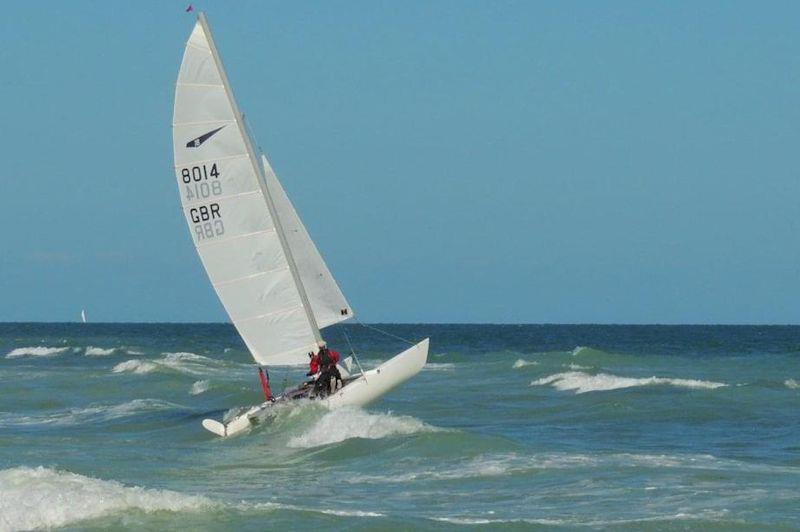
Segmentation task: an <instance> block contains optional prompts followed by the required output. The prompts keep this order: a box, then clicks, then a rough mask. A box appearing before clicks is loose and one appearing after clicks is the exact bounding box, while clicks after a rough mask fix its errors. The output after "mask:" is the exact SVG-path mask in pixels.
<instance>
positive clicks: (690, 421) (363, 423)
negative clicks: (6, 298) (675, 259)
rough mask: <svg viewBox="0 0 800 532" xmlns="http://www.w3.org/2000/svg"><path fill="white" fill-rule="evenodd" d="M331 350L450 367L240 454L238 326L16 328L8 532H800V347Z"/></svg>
mask: <svg viewBox="0 0 800 532" xmlns="http://www.w3.org/2000/svg"><path fill="white" fill-rule="evenodd" d="M325 335H326V339H327V340H328V342H329V345H331V346H333V347H334V348H335V349H337V350H339V351H340V352H342V353H343V354H347V353H349V352H350V351H351V349H353V350H355V352H356V353H357V354H358V358H359V361H360V363H361V364H362V366H363V367H365V368H369V367H374V366H376V365H378V364H380V363H381V362H382V361H385V360H388V359H389V358H390V357H392V356H393V355H394V354H396V353H398V352H400V351H402V350H403V349H405V348H406V347H407V344H406V340H409V341H418V340H421V339H423V338H426V337H429V338H430V339H431V351H430V355H429V358H428V364H427V365H426V366H425V367H424V368H423V370H422V371H421V373H420V374H419V375H417V376H416V377H414V378H413V379H411V380H410V381H408V382H407V383H406V384H404V385H402V386H401V387H399V388H397V389H395V390H393V391H392V392H391V393H389V394H388V395H386V396H384V397H383V398H381V399H380V400H379V401H378V402H376V403H374V404H371V405H369V406H367V407H365V408H344V409H341V410H334V411H327V410H325V409H324V408H322V407H321V406H320V405H319V404H317V403H314V402H310V401H306V402H302V403H298V404H295V405H284V407H281V408H278V409H276V414H275V417H274V418H273V419H272V420H271V421H270V422H268V423H263V424H260V425H258V426H255V427H253V429H252V430H251V431H250V432H248V433H246V434H244V435H241V436H237V437H233V438H227V439H223V438H218V437H216V436H214V435H213V434H211V433H209V432H207V431H205V430H204V429H203V428H202V426H201V424H200V423H201V421H202V420H203V419H204V418H206V417H213V418H217V419H221V418H222V417H223V416H224V415H225V414H226V412H228V411H229V410H231V409H234V408H236V407H241V406H247V405H252V404H257V403H259V402H261V390H260V387H259V382H258V378H257V368H256V366H255V364H254V362H253V360H252V359H251V358H250V355H249V353H248V351H247V349H246V348H245V346H244V344H243V342H242V341H241V340H240V338H239V337H238V335H237V334H236V331H235V330H234V328H233V327H232V326H231V325H229V324H91V323H90V324H77V323H76V324H42V323H31V324H2V325H0V530H2V531H11V530H29V529H39V528H45V529H63V530H114V529H136V530H175V529H179V530H259V531H260V530H473V529H487V530H758V531H761V530H800V327H794V326H763V327H761V326H752V327H751V326H627V325H613V326H612V325H426V324H415V325H391V324H370V325H369V326H362V325H360V324H348V325H343V326H342V325H340V326H335V327H332V328H329V329H327V330H326V332H325ZM269 373H270V382H271V385H272V388H273V390H275V391H277V392H280V391H281V390H282V389H283V388H285V387H287V386H290V385H292V384H295V383H297V382H299V381H300V380H302V379H303V378H304V373H305V369H304V368H289V367H272V368H269Z"/></svg>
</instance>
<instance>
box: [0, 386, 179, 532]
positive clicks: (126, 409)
mask: <svg viewBox="0 0 800 532" xmlns="http://www.w3.org/2000/svg"><path fill="white" fill-rule="evenodd" d="M173 408H181V407H180V405H176V404H173V403H169V402H167V401H160V400H158V399H134V400H132V401H128V402H126V403H121V404H117V405H94V406H87V407H84V408H68V409H64V410H56V411H50V412H43V413H40V414H38V415H35V416H23V415H18V414H0V428H2V427H15V426H31V425H57V426H64V425H82V424H85V423H100V422H106V421H110V420H112V419H118V418H123V417H128V416H133V415H137V414H140V413H144V412H154V411H159V410H170V409H173ZM0 530H2V528H0Z"/></svg>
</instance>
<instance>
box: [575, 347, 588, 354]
mask: <svg viewBox="0 0 800 532" xmlns="http://www.w3.org/2000/svg"><path fill="white" fill-rule="evenodd" d="M586 349H588V348H587V347H585V346H582V345H579V346H577V347H576V348H575V349H573V350H572V356H578V355H580V354H581V351H584V350H586Z"/></svg>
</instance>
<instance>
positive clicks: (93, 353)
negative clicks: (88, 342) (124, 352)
mask: <svg viewBox="0 0 800 532" xmlns="http://www.w3.org/2000/svg"><path fill="white" fill-rule="evenodd" d="M116 350H117V349H116V348H115V347H109V348H108V349H104V348H102V347H92V346H89V347H87V348H86V351H85V353H86V356H88V357H105V356H108V355H113V354H114V351H116Z"/></svg>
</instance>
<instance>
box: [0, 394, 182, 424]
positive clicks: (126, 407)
mask: <svg viewBox="0 0 800 532" xmlns="http://www.w3.org/2000/svg"><path fill="white" fill-rule="evenodd" d="M173 408H182V407H181V406H180V405H176V404H173V403H169V402H167V401H160V400H158V399H134V400H132V401H128V402H126V403H121V404H117V405H92V406H87V407H83V408H68V409H63V410H55V411H49V412H41V413H38V414H36V415H33V416H25V415H20V414H11V413H7V414H0V427H14V426H32V425H57V426H65V425H81V424H85V423H97V422H105V421H110V420H112V419H118V418H122V417H126V416H131V415H135V414H139V413H141V412H153V411H159V410H170V409H173Z"/></svg>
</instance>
